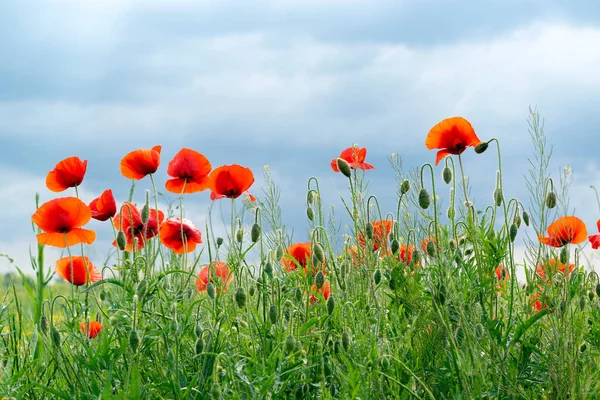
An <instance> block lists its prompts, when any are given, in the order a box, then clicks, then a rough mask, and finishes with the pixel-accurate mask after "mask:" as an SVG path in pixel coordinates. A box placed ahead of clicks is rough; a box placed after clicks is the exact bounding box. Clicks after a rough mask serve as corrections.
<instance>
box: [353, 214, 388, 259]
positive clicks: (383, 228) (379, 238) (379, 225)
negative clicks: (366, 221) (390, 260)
mask: <svg viewBox="0 0 600 400" xmlns="http://www.w3.org/2000/svg"><path fill="white" fill-rule="evenodd" d="M372 224H373V238H372V239H371V241H372V242H373V251H377V250H378V249H379V248H380V247H387V241H388V237H389V236H390V232H391V231H392V227H393V226H394V222H393V221H390V220H387V219H384V220H382V221H375V222H372ZM358 243H360V245H361V246H363V247H365V243H366V242H365V238H364V236H363V234H362V232H358Z"/></svg>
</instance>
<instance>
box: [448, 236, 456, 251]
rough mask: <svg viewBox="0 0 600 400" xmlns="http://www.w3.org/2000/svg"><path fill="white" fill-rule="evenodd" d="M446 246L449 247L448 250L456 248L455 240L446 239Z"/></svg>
mask: <svg viewBox="0 0 600 400" xmlns="http://www.w3.org/2000/svg"><path fill="white" fill-rule="evenodd" d="M448 247H450V251H454V250H456V241H455V240H454V239H450V240H449V241H448Z"/></svg>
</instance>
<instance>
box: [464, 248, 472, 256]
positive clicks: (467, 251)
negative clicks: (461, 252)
mask: <svg viewBox="0 0 600 400" xmlns="http://www.w3.org/2000/svg"><path fill="white" fill-rule="evenodd" d="M471 254H473V249H466V250H465V256H470V255H471Z"/></svg>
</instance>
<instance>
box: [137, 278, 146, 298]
mask: <svg viewBox="0 0 600 400" xmlns="http://www.w3.org/2000/svg"><path fill="white" fill-rule="evenodd" d="M147 290H148V281H147V280H145V279H142V280H141V281H140V283H138V286H137V290H136V294H137V296H138V298H140V299H143V298H144V296H145V295H146V291H147Z"/></svg>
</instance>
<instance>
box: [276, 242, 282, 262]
mask: <svg viewBox="0 0 600 400" xmlns="http://www.w3.org/2000/svg"><path fill="white" fill-rule="evenodd" d="M282 257H283V246H282V245H279V246H277V251H276V253H275V258H277V259H278V260H281V258H282Z"/></svg>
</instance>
